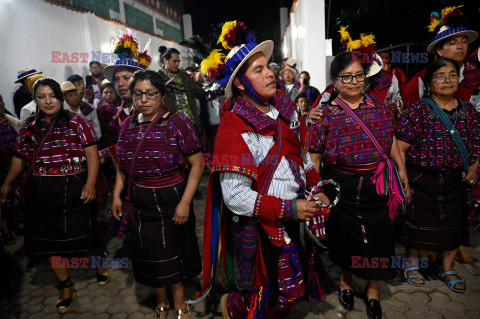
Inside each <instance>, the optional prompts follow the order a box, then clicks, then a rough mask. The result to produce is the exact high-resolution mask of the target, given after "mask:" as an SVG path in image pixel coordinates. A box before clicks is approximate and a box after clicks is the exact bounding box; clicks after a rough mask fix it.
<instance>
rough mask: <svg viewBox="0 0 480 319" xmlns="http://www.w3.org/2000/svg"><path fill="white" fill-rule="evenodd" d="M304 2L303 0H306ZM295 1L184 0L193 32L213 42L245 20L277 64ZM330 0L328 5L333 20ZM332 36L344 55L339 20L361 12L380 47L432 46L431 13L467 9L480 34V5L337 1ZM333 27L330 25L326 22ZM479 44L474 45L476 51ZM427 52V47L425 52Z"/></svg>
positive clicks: (469, 1)
mask: <svg viewBox="0 0 480 319" xmlns="http://www.w3.org/2000/svg"><path fill="white" fill-rule="evenodd" d="M300 1H302V0H300ZM292 2H293V0H237V1H235V0H229V1H218V0H184V9H185V13H189V14H191V15H192V23H193V33H194V34H199V35H200V36H201V37H202V38H203V39H204V41H206V42H208V41H209V39H208V37H209V35H210V34H211V32H212V27H211V25H212V24H219V23H222V22H225V21H229V20H238V21H243V22H245V23H246V24H247V26H248V27H250V28H251V29H253V30H255V31H256V32H257V42H260V41H263V40H267V39H272V40H274V41H275V43H276V44H277V45H276V49H277V51H276V54H275V55H274V59H275V60H276V61H277V62H278V61H280V59H281V55H280V54H281V53H280V51H279V48H280V45H279V44H280V43H281V38H280V34H281V33H280V30H279V25H280V18H279V9H280V7H288V8H289V9H290V7H291V4H292ZM328 3H329V0H325V4H326V10H325V15H326V16H327V12H328ZM331 4H332V7H331V9H330V11H331V16H330V23H329V25H330V27H329V36H330V37H332V36H333V37H334V40H333V44H334V54H335V53H337V52H338V49H339V48H338V43H339V38H338V36H337V35H338V33H337V31H338V28H337V27H336V26H335V20H336V18H337V17H338V16H339V14H340V11H341V10H342V9H347V10H350V11H358V12H359V13H360V14H361V16H362V19H364V20H365V29H366V30H365V31H371V32H372V33H373V34H375V36H376V40H377V48H379V49H381V48H385V47H388V46H391V45H397V44H402V43H406V42H414V43H420V44H423V45H426V44H428V43H429V39H430V36H429V34H428V32H427V31H426V29H425V27H426V26H427V25H428V24H429V16H430V12H432V11H438V12H440V11H441V9H442V8H443V7H445V6H451V5H461V4H463V5H465V7H464V8H463V9H462V11H463V13H464V16H465V21H466V25H467V26H468V27H469V28H470V29H473V30H476V31H480V12H479V7H480V1H479V0H463V1H457V0H401V1H400V0H398V1H393V0H331ZM325 24H326V25H327V21H325ZM479 42H480V41H479V40H477V41H475V42H474V45H471V46H470V49H472V50H473V49H476V48H477V47H478V46H479ZM419 50H425V46H421V47H419Z"/></svg>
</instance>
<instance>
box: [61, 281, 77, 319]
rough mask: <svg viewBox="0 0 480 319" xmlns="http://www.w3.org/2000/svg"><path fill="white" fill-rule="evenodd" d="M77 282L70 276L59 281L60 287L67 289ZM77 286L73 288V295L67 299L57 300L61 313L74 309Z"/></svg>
mask: <svg viewBox="0 0 480 319" xmlns="http://www.w3.org/2000/svg"><path fill="white" fill-rule="evenodd" d="M74 284H75V280H73V279H72V277H70V276H69V277H68V278H67V279H66V280H64V281H60V282H59V287H60V289H67V288H70V287H72V286H73V285H74ZM75 292H76V290H75V288H74V289H73V293H72V296H71V297H68V298H67V299H63V300H60V299H58V301H57V311H58V312H59V313H66V312H68V311H70V309H72V306H73V299H75Z"/></svg>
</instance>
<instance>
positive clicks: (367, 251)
mask: <svg viewBox="0 0 480 319" xmlns="http://www.w3.org/2000/svg"><path fill="white" fill-rule="evenodd" d="M371 176H372V173H368V174H347V173H343V172H340V171H338V170H335V169H332V168H328V167H327V168H326V169H325V171H324V173H323V177H324V178H327V179H334V180H335V181H337V182H338V183H339V184H340V187H341V192H342V194H341V199H340V201H339V202H338V204H337V205H336V206H335V207H333V208H332V210H331V211H330V216H329V218H328V222H327V225H326V234H327V236H326V238H327V244H328V248H329V257H330V259H331V261H332V262H333V263H334V264H336V265H338V266H339V267H340V268H342V269H344V270H347V271H349V272H351V273H352V274H354V275H356V276H358V277H360V278H363V279H366V280H387V279H390V278H393V277H394V276H395V271H394V270H393V269H392V268H390V264H391V257H392V256H393V255H394V254H395V241H394V235H393V226H392V224H391V222H390V219H389V217H388V208H387V197H386V196H380V195H378V194H377V192H376V190H375V186H374V185H372V184H371V183H370V177H371ZM327 195H328V191H327Z"/></svg>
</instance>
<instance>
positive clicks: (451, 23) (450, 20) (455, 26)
mask: <svg viewBox="0 0 480 319" xmlns="http://www.w3.org/2000/svg"><path fill="white" fill-rule="evenodd" d="M461 7H463V5H462V6H458V7H455V6H454V7H446V8H444V9H443V10H442V12H441V14H438V12H432V13H431V14H430V24H429V25H428V26H427V29H428V31H429V32H430V33H431V35H432V37H433V39H432V43H430V44H429V45H428V47H427V52H429V53H435V47H436V46H437V44H438V43H439V42H441V41H443V40H445V39H446V38H448V37H451V36H458V35H464V36H466V37H467V39H468V43H469V44H470V43H472V42H473V41H475V40H476V39H477V37H478V33H477V32H475V31H473V30H467V28H466V27H465V26H464V25H463V21H462V20H463V18H462V16H463V13H462V11H461V10H460V8H461Z"/></svg>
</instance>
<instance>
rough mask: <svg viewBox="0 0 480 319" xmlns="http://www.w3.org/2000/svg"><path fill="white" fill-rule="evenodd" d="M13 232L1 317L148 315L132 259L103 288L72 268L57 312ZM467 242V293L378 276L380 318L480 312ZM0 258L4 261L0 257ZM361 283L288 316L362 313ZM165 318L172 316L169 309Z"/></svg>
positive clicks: (199, 211)
mask: <svg viewBox="0 0 480 319" xmlns="http://www.w3.org/2000/svg"><path fill="white" fill-rule="evenodd" d="M206 184H207V176H204V178H203V181H202V183H201V187H200V189H201V191H202V193H203V194H204V197H206V187H207V185H206ZM204 203H205V200H199V201H196V202H195V207H196V211H195V212H196V215H197V235H198V236H199V238H200V239H201V234H202V232H203V208H204ZM108 218H109V216H108V215H107V214H105V213H104V212H101V214H100V221H101V223H100V226H102V227H103V228H104V227H105V225H106V220H107V219H108ZM16 238H17V244H16V245H14V246H7V254H8V262H9V263H10V264H11V266H12V278H13V282H14V287H13V292H14V297H13V298H12V300H7V298H6V296H5V295H2V298H1V299H0V319H3V318H60V317H62V318H65V319H69V318H98V319H102V318H105V319H106V318H112V319H120V318H132V319H133V318H135V319H136V318H149V319H150V318H153V307H154V305H155V297H154V295H153V290H152V289H151V288H149V287H145V286H142V285H137V284H136V283H135V280H134V278H133V273H132V270H131V264H129V268H127V269H114V270H113V271H112V281H111V282H110V283H109V284H107V285H106V286H105V287H102V288H101V287H99V286H98V285H97V283H96V277H95V270H94V269H90V268H88V269H72V270H71V274H72V277H73V278H75V280H76V284H75V288H76V289H77V298H76V299H75V301H74V306H73V309H72V311H71V312H69V313H68V314H65V315H60V314H58V313H57V311H56V308H55V303H56V302H57V295H58V291H57V289H56V281H55V278H54V275H53V273H52V271H51V270H50V269H49V268H48V265H47V264H46V263H45V262H41V263H37V264H36V265H35V266H34V267H30V268H28V269H27V265H28V259H27V258H26V257H25V256H24V255H23V253H22V245H23V237H16ZM472 242H473V244H472V247H470V248H467V252H468V253H469V255H470V259H469V262H468V263H466V264H459V263H457V264H456V266H455V269H456V270H457V271H458V272H459V273H460V274H461V275H462V276H463V278H465V280H466V282H467V286H468V292H467V293H465V294H456V293H454V292H452V291H450V290H449V289H448V288H447V287H446V285H445V284H444V283H443V282H441V281H439V280H437V279H432V280H429V281H427V283H426V287H424V288H418V287H414V286H411V285H408V284H407V283H403V284H401V285H399V286H390V285H388V284H386V283H383V282H382V283H381V284H380V297H381V300H382V307H383V310H384V318H387V319H393V318H472V319H473V318H475V319H478V318H480V235H479V234H476V233H472ZM200 245H201V240H200ZM200 247H201V246H200ZM108 249H109V250H110V251H111V253H112V254H111V256H113V257H114V258H121V257H127V256H128V255H127V252H126V249H125V248H124V247H123V242H122V241H121V240H118V239H112V240H110V241H109V243H108ZM397 254H398V255H404V252H403V248H402V247H400V246H398V247H397ZM323 260H324V262H325V265H326V266H327V268H328V269H329V271H330V274H331V276H332V278H333V279H334V280H338V276H339V269H338V268H337V267H335V266H333V265H332V264H331V263H330V262H329V261H328V258H327V256H326V255H324V256H323ZM0 262H2V263H4V262H5V261H4V260H0ZM197 284H198V283H197ZM364 286H365V281H363V280H360V279H358V280H356V281H355V293H356V297H355V309H354V310H353V311H348V312H347V311H346V310H343V308H342V307H341V306H340V304H339V302H338V297H337V294H333V295H329V296H328V297H327V299H326V300H325V301H323V302H315V301H313V302H301V303H300V304H299V305H297V306H296V307H295V308H294V309H292V312H291V314H290V315H289V317H288V318H291V319H300V318H347V319H351V318H366V315H365V305H364V303H363V302H362V299H361V292H362V291H363V287H364ZM0 288H2V287H0ZM0 290H1V289H0ZM193 290H194V289H190V290H189V292H188V293H189V294H192V293H193ZM206 308H208V309H212V308H216V305H215V304H213V305H210V304H209V305H208V306H207V305H206V304H199V305H196V306H195V308H194V312H193V316H192V317H194V318H221V316H219V313H218V312H217V311H216V310H215V311H211V310H209V311H206ZM169 318H173V313H171V314H170V316H169Z"/></svg>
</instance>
